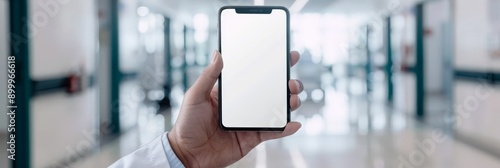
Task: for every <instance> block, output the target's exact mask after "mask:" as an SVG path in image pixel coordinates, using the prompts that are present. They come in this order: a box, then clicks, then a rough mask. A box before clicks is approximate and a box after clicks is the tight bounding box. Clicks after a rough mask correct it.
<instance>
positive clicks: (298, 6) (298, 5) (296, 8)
mask: <svg viewBox="0 0 500 168" xmlns="http://www.w3.org/2000/svg"><path fill="white" fill-rule="evenodd" d="M307 2H309V0H295V2H294V3H293V4H292V6H290V12H292V13H298V12H300V10H302V8H304V6H306V4H307Z"/></svg>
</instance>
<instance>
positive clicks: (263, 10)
mask: <svg viewBox="0 0 500 168" xmlns="http://www.w3.org/2000/svg"><path fill="white" fill-rule="evenodd" d="M226 9H235V10H236V13H238V14H255V13H260V14H270V13H272V10H274V9H278V10H283V11H285V13H286V38H287V39H286V43H287V44H286V52H287V53H286V55H285V56H286V67H287V69H286V75H287V81H286V83H285V85H286V88H287V95H285V96H287V117H286V118H287V121H286V123H287V124H288V123H289V122H290V112H291V108H290V95H291V94H290V86H289V85H288V82H289V81H290V12H289V11H288V9H287V8H286V7H283V6H224V7H221V8H220V9H219V16H218V18H219V23H218V27H217V29H218V30H217V32H218V33H219V52H220V53H222V44H221V14H222V11H224V10H226ZM221 81H222V72H221V74H220V75H219V82H218V83H219V86H218V87H219V95H218V99H219V100H218V101H219V102H218V103H219V109H218V111H219V125H220V127H221V128H222V129H223V130H227V131H283V130H284V129H285V127H286V124H285V126H284V127H276V128H275V127H268V128H265V127H264V128H262V127H226V126H224V124H223V123H222V92H223V90H222V82H221Z"/></svg>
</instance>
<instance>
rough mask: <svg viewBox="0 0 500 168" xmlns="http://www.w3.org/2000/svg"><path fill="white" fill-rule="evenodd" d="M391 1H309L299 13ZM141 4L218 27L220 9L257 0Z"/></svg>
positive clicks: (368, 7) (275, 0) (278, 0)
mask: <svg viewBox="0 0 500 168" xmlns="http://www.w3.org/2000/svg"><path fill="white" fill-rule="evenodd" d="M388 1H392V0H309V1H308V2H307V3H306V5H305V6H304V7H303V8H302V10H300V13H345V14H367V15H372V14H373V13H376V12H378V11H381V10H383V9H384V8H386V6H387V4H388V3H387V2H388ZM141 2H142V3H144V4H146V5H147V6H148V7H150V8H153V9H156V10H157V11H160V12H161V13H165V14H167V15H169V16H171V17H175V18H176V19H180V20H184V21H183V22H185V23H186V24H188V25H189V24H191V23H190V22H191V18H192V17H193V16H194V15H195V14H197V13H204V14H206V15H208V17H209V19H210V20H211V21H210V23H211V25H210V26H211V27H215V26H216V25H215V24H216V22H213V21H212V20H217V14H218V10H219V8H220V7H222V6H227V5H253V4H254V0H143V1H141ZM294 2H295V0H264V5H272V6H285V7H287V8H290V6H291V5H292V4H293V3H294Z"/></svg>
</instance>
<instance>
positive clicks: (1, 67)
mask: <svg viewBox="0 0 500 168" xmlns="http://www.w3.org/2000/svg"><path fill="white" fill-rule="evenodd" d="M8 5H9V4H8V1H6V0H5V1H3V0H0V60H2V61H0V62H1V63H0V79H1V80H0V81H2V82H0V107H1V108H0V133H7V122H8V120H7V117H6V113H7V111H6V110H7V109H6V108H5V107H6V106H7V99H6V98H7V92H6V88H7V83H6V82H5V81H6V80H4V79H7V64H6V60H7V55H9V49H8V45H7V43H8V31H9V24H8V22H9V20H8V19H9V15H8V12H9V11H8V10H7V9H8V7H7V6H8Z"/></svg>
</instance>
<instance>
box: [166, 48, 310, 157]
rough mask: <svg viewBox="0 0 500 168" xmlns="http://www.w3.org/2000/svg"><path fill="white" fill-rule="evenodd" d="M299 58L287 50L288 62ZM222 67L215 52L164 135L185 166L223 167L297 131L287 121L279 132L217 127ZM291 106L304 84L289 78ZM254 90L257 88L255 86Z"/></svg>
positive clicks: (294, 106) (296, 103)
mask: <svg viewBox="0 0 500 168" xmlns="http://www.w3.org/2000/svg"><path fill="white" fill-rule="evenodd" d="M299 58H300V54H299V53H298V52H296V51H292V52H291V53H290V65H291V66H293V65H295V64H296V63H297V62H298V60H299ZM222 68H223V60H222V57H221V55H220V53H219V52H218V51H215V52H214V54H213V56H212V62H211V63H210V65H208V67H207V68H206V69H205V70H204V71H203V73H202V74H201V75H200V77H199V78H198V80H197V81H196V82H195V83H194V84H193V86H192V87H191V88H190V89H189V90H188V91H187V92H186V95H185V97H184V101H183V103H182V106H181V110H180V113H179V117H178V118H177V121H176V123H175V125H174V127H173V128H172V130H171V131H170V132H169V133H168V134H167V137H168V140H169V142H170V145H171V147H172V150H173V151H174V153H175V154H176V155H177V157H178V158H179V160H180V161H181V162H182V163H183V164H184V166H186V167H226V166H229V165H230V164H233V163H234V162H236V161H238V160H240V159H241V158H243V157H244V156H245V155H246V154H248V152H250V151H251V150H252V149H253V148H255V147H256V146H257V145H258V144H260V143H261V142H264V141H267V140H271V139H277V138H282V137H286V136H289V135H292V134H294V133H295V132H297V130H299V128H300V127H301V124H300V123H299V122H289V123H288V124H287V125H286V127H285V129H284V131H282V132H258V131H226V130H223V129H221V128H220V126H219V123H218V122H219V120H218V118H219V113H218V109H219V105H218V92H219V91H218V87H214V85H215V83H216V82H217V79H218V76H219V74H220V73H221V71H222ZM288 85H289V88H290V93H291V96H290V107H291V109H292V111H293V110H295V109H297V108H298V107H299V106H300V104H301V102H300V99H299V97H298V94H299V93H300V92H302V91H303V89H304V87H303V85H302V82H300V81H299V80H290V81H288ZM255 89H256V90H257V89H258V88H255Z"/></svg>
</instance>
